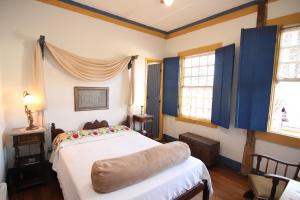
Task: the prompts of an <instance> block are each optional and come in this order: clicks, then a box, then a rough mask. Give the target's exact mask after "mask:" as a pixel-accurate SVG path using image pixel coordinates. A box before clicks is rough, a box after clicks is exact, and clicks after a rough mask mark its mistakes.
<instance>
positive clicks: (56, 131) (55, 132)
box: [51, 120, 109, 141]
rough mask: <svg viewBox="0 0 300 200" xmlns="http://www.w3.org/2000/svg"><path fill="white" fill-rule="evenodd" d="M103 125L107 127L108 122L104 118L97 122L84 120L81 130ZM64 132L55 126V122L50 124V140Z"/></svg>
mask: <svg viewBox="0 0 300 200" xmlns="http://www.w3.org/2000/svg"><path fill="white" fill-rule="evenodd" d="M103 127H109V125H108V122H107V121H106V120H102V121H101V122H99V121H98V120H95V121H94V122H93V123H92V122H86V123H85V124H84V125H83V128H82V129H83V130H91V129H97V128H103ZM63 132H65V131H64V130H63V129H60V128H56V127H55V123H52V124H51V141H53V140H54V138H55V137H56V136H57V135H59V134H60V133H63Z"/></svg>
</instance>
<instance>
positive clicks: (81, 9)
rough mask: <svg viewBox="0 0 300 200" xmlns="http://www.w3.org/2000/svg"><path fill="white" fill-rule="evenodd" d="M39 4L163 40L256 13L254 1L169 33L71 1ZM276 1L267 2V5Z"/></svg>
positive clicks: (45, 0) (60, 0)
mask: <svg viewBox="0 0 300 200" xmlns="http://www.w3.org/2000/svg"><path fill="white" fill-rule="evenodd" d="M37 1H39V2H43V3H47V4H50V5H53V6H57V7H60V8H64V9H66V10H70V11H73V12H77V13H80V14H83V15H87V16H90V17H94V18H97V19H101V20H103V21H106V22H110V23H113V24H117V25H120V26H123V27H126V28H130V29H133V30H136V31H140V32H143V33H147V34H150V35H153V36H157V37H160V38H164V39H170V38H174V37H177V36H180V35H183V34H186V33H189V32H192V31H195V30H199V29H203V28H206V27H209V26H212V25H215V24H219V23H223V22H226V21H229V20H232V19H235V18H239V17H242V16H245V15H249V14H251V13H255V12H257V1H258V0H254V1H251V2H249V3H246V4H243V5H240V6H237V7H234V8H231V9H229V10H226V11H223V12H221V13H218V14H215V15H212V16H210V17H207V18H204V19H201V20H198V21H195V22H193V23H190V24H187V25H185V26H182V27H179V28H176V29H173V30H171V31H164V30H161V29H157V28H154V27H151V26H147V25H145V24H141V23H138V22H135V21H133V20H129V19H126V18H123V17H120V16H118V15H114V14H111V13H108V12H105V11H103V10H99V9H96V8H93V7H90V6H87V5H84V4H81V3H78V2H75V1H72V0H37ZM274 1H277V0H269V3H271V2H274Z"/></svg>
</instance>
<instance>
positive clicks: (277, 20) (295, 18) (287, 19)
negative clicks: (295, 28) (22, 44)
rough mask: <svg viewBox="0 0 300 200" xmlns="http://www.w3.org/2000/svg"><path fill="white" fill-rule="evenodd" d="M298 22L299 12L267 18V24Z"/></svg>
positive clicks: (299, 20) (299, 19)
mask: <svg viewBox="0 0 300 200" xmlns="http://www.w3.org/2000/svg"><path fill="white" fill-rule="evenodd" d="M297 23H300V12H298V13H293V14H290V15H285V16H281V17H277V18H273V19H269V20H267V25H281V26H284V25H285V26H286V25H292V24H297Z"/></svg>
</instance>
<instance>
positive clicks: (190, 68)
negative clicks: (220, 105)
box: [180, 52, 215, 120]
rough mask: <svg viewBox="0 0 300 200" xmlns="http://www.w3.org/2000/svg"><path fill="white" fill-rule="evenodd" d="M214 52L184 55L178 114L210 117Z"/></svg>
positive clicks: (190, 116) (203, 117) (207, 118)
mask: <svg viewBox="0 0 300 200" xmlns="http://www.w3.org/2000/svg"><path fill="white" fill-rule="evenodd" d="M214 63H215V53H214V52H211V53H205V54H200V55H195V56H190V57H186V58H185V60H184V64H183V72H184V73H183V76H184V77H183V83H182V86H183V87H182V90H181V93H180V95H181V106H180V108H181V110H180V114H181V115H183V116H186V117H189V118H195V119H206V120H210V118H211V107H212V90H213V87H212V86H213V77H214V68H215V66H214Z"/></svg>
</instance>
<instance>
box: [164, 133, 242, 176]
mask: <svg viewBox="0 0 300 200" xmlns="http://www.w3.org/2000/svg"><path fill="white" fill-rule="evenodd" d="M163 138H164V141H165V142H173V141H177V140H178V139H177V138H174V137H172V136H170V135H168V134H164V136H163ZM219 164H220V165H223V166H226V167H228V168H230V169H232V170H234V171H237V172H240V170H241V165H242V164H241V163H240V162H238V161H235V160H232V159H230V158H227V157H225V156H222V155H220V157H219Z"/></svg>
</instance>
